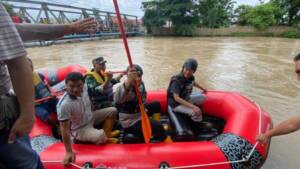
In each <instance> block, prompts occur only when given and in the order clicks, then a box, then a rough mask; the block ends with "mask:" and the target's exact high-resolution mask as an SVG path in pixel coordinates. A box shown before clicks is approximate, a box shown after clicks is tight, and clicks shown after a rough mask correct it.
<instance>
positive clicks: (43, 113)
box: [27, 58, 60, 138]
mask: <svg viewBox="0 0 300 169" xmlns="http://www.w3.org/2000/svg"><path fill="white" fill-rule="evenodd" d="M27 60H28V62H29V64H30V66H31V69H32V71H33V84H34V91H35V100H36V101H37V102H36V103H35V115H36V116H37V117H38V118H40V119H41V120H42V121H44V122H46V123H48V124H49V125H50V126H51V129H52V133H53V136H54V137H56V138H59V136H60V134H59V129H58V125H57V123H56V120H55V119H53V118H51V116H50V115H51V113H55V112H56V104H57V102H58V99H57V98H56V96H55V95H52V92H51V87H50V86H49V84H48V83H47V81H46V80H45V77H44V76H43V75H42V74H41V73H38V72H36V71H34V67H33V63H32V60H31V59H30V58H27Z"/></svg>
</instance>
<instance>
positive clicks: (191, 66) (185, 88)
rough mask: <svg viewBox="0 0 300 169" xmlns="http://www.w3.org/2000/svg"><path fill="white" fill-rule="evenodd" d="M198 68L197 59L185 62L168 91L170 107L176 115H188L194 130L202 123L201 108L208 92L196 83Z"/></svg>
mask: <svg viewBox="0 0 300 169" xmlns="http://www.w3.org/2000/svg"><path fill="white" fill-rule="evenodd" d="M197 67H198V62H197V61H196V60H195V59H193V58H190V59H187V60H185V62H184V64H183V67H182V70H181V72H180V73H179V74H177V75H175V76H173V77H172V78H171V80H170V83H169V86H168V90H167V98H168V105H169V106H170V107H171V108H172V110H173V111H174V112H175V113H183V114H186V115H188V116H189V117H190V119H191V122H192V124H191V126H192V128H194V126H197V125H198V124H200V122H201V121H202V111H201V109H200V107H199V106H200V105H201V103H202V102H203V101H204V100H205V98H206V97H205V95H204V94H203V93H206V91H207V90H206V88H204V87H202V86H201V85H200V84H198V83H197V82H196V81H195V77H194V73H195V72H196V70H197ZM193 87H196V88H198V89H200V90H202V91H203V93H200V92H199V91H198V92H193ZM195 132H197V130H195V131H194V134H196V135H198V134H199V133H195Z"/></svg>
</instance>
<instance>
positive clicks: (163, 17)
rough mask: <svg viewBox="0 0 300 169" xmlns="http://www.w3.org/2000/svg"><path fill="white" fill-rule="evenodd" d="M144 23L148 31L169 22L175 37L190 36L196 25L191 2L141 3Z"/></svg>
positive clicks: (193, 4)
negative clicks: (143, 11)
mask: <svg viewBox="0 0 300 169" xmlns="http://www.w3.org/2000/svg"><path fill="white" fill-rule="evenodd" d="M143 8H144V10H145V15H144V23H145V25H146V27H147V28H148V29H149V28H151V27H159V26H162V25H164V24H165V23H166V21H171V22H172V25H173V29H174V31H175V33H176V34H177V35H184V36H190V35H193V30H194V28H195V27H196V26H197V24H198V14H197V10H196V8H195V3H194V1H193V0H152V1H148V2H144V3H143Z"/></svg>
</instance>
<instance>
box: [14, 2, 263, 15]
mask: <svg viewBox="0 0 300 169" xmlns="http://www.w3.org/2000/svg"><path fill="white" fill-rule="evenodd" d="M34 1H44V2H49V3H55V4H64V5H71V6H77V7H84V8H98V9H100V10H103V11H111V12H114V6H113V1H112V0H34ZM143 1H149V0H118V2H119V7H120V11H121V13H125V14H130V15H136V16H138V17H139V18H141V17H142V16H143V15H144V12H143V10H142V9H141V5H142V2H143ZM235 1H236V6H238V5H241V4H247V5H256V4H258V3H259V0H235ZM265 1H268V0H265ZM17 4H18V3H17ZM23 5H24V4H23ZM31 5H32V4H31ZM24 6H28V5H26V4H25V5H24Z"/></svg>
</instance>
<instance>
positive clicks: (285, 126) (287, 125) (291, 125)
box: [256, 53, 300, 144]
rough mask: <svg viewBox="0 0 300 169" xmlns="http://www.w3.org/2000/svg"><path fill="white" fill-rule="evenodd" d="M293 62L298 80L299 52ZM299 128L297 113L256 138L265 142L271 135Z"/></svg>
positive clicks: (299, 69)
mask: <svg viewBox="0 0 300 169" xmlns="http://www.w3.org/2000/svg"><path fill="white" fill-rule="evenodd" d="M294 62H295V72H296V75H297V78H298V80H299V81H300V53H299V54H298V55H296V56H295V58H294ZM299 129H300V115H297V116H294V117H291V118H290V119H288V120H286V121H283V122H282V123H280V124H279V125H277V126H276V127H274V128H272V129H271V130H269V131H267V132H266V133H264V134H260V135H258V136H257V138H256V140H257V141H260V142H261V143H262V144H265V143H267V141H269V140H270V138H271V137H273V136H280V135H285V134H289V133H292V132H295V131H297V130H299Z"/></svg>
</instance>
